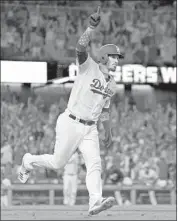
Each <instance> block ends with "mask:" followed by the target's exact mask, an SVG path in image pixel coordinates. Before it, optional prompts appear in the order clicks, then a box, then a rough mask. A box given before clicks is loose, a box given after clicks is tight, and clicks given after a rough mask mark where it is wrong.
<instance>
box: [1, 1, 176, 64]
mask: <svg viewBox="0 0 178 221" xmlns="http://www.w3.org/2000/svg"><path fill="white" fill-rule="evenodd" d="M157 2H159V1H133V2H130V1H120V0H119V1H85V3H84V2H82V1H65V0H64V1H4V2H3V1H2V2H1V59H5V60H8V59H9V60H11V59H15V60H57V61H59V60H61V61H62V60H65V61H66V60H68V59H74V56H75V46H76V42H77V40H78V39H79V37H80V36H81V34H82V33H83V32H84V30H85V29H86V27H87V25H88V17H89V15H90V14H91V13H93V12H94V10H95V8H96V7H97V6H98V4H100V5H101V7H102V11H101V25H100V27H99V29H98V30H97V32H96V34H94V35H93V37H92V41H91V44H90V48H89V51H90V52H91V53H92V55H93V56H96V53H97V49H98V48H99V47H100V46H101V45H102V44H106V43H113V44H116V45H118V46H119V47H120V48H121V50H122V51H123V52H124V53H125V59H124V61H123V62H124V63H129V62H131V63H141V64H148V65H149V64H150V65H151V64H153V63H155V62H156V63H157V64H160V65H161V64H170V63H171V64H173V65H174V64H175V63H176V37H177V32H176V21H177V20H176V1H174V2H173V1H169V2H171V3H172V4H169V5H167V6H160V5H157Z"/></svg>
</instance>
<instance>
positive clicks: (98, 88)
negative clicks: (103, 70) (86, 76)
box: [90, 78, 114, 98]
mask: <svg viewBox="0 0 178 221" xmlns="http://www.w3.org/2000/svg"><path fill="white" fill-rule="evenodd" d="M90 87H91V89H90V90H91V91H92V92H93V93H97V94H101V95H102V96H103V98H106V97H112V96H113V94H114V92H113V91H112V90H111V89H110V88H109V87H108V85H107V86H106V87H104V86H103V85H102V84H101V81H100V80H99V79H96V78H95V79H93V84H90Z"/></svg>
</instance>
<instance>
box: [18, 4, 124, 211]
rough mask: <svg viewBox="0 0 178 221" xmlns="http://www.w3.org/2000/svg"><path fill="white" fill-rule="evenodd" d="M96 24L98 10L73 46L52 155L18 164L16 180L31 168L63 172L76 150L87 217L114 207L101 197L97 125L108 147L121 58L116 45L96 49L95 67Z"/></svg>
mask: <svg viewBox="0 0 178 221" xmlns="http://www.w3.org/2000/svg"><path fill="white" fill-rule="evenodd" d="M99 23H100V7H98V9H97V12H96V13H94V14H92V15H91V16H90V22H89V24H90V25H89V27H88V28H87V29H86V31H85V32H84V33H83V34H82V36H81V37H80V38H79V40H78V43H77V46H76V56H77V65H78V67H79V74H78V76H77V78H76V80H75V82H74V85H73V88H72V91H71V95H70V98H69V102H68V105H67V108H66V110H65V111H64V113H62V114H60V116H59V117H58V119H57V122H56V141H55V147H54V153H53V154H51V155H50V154H44V155H31V154H30V153H26V154H25V155H24V157H23V160H22V165H21V170H20V173H19V180H20V181H21V182H22V183H25V182H26V181H27V180H28V178H29V175H30V171H31V170H32V169H34V166H38V167H46V168H50V169H61V168H63V167H64V166H65V165H66V163H67V162H68V160H69V159H70V157H71V156H72V154H73V153H74V152H75V151H76V149H77V148H79V150H80V151H81V153H82V156H83V158H84V161H85V165H86V169H87V173H86V186H87V189H88V192H89V215H95V214H98V213H100V212H101V211H103V210H106V209H109V208H110V207H112V206H113V205H114V203H115V199H114V198H113V197H108V198H103V197H102V180H101V158H100V148H99V139H98V131H97V121H98V120H99V118H100V119H101V120H102V121H103V126H104V129H105V145H106V146H107V147H109V146H110V144H111V138H112V137H111V129H110V119H109V116H110V115H109V106H110V99H111V97H112V96H113V95H114V93H115V91H116V83H115V81H114V78H113V75H112V72H113V71H115V70H116V66H117V65H118V62H119V59H120V58H123V55H122V54H121V53H120V51H119V48H118V47H117V46H116V45H113V44H108V45H104V46H102V47H101V48H100V50H99V53H98V63H96V62H95V61H94V60H93V59H92V58H91V57H90V55H89V54H88V53H87V47H88V45H89V43H90V40H91V36H92V34H93V32H94V31H95V29H96V27H97V26H98V25H99Z"/></svg>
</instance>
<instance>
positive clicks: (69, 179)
mask: <svg viewBox="0 0 178 221" xmlns="http://www.w3.org/2000/svg"><path fill="white" fill-rule="evenodd" d="M78 164H79V156H78V152H75V153H74V154H73V155H72V157H71V158H70V159H69V162H68V163H67V164H66V166H65V167H64V174H63V185H64V188H63V195H64V205H68V206H73V205H75V203H76V196H77V187H78V166H79V165H78Z"/></svg>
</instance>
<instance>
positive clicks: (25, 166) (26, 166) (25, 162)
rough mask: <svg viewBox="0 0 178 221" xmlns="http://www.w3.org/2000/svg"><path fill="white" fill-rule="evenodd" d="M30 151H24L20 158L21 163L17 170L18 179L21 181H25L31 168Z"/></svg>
mask: <svg viewBox="0 0 178 221" xmlns="http://www.w3.org/2000/svg"><path fill="white" fill-rule="evenodd" d="M30 157H31V154H30V153H26V154H25V155H24V156H23V159H22V165H21V167H20V170H19V174H18V179H19V180H20V182H21V183H26V182H27V180H28V178H29V177H30V171H31V170H32V169H33V166H32V165H30Z"/></svg>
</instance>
